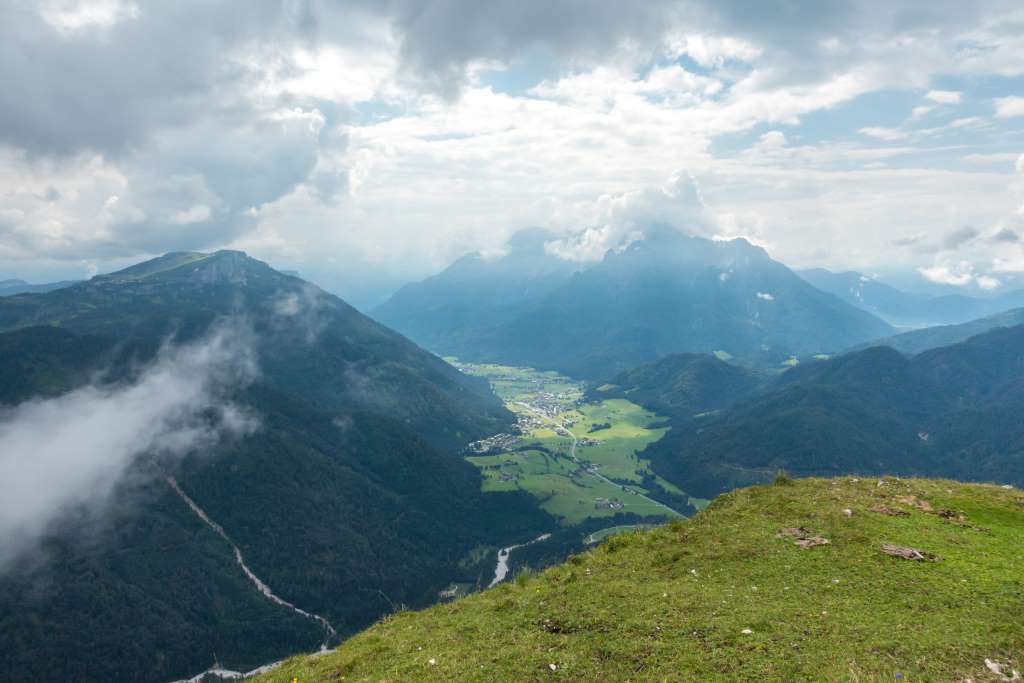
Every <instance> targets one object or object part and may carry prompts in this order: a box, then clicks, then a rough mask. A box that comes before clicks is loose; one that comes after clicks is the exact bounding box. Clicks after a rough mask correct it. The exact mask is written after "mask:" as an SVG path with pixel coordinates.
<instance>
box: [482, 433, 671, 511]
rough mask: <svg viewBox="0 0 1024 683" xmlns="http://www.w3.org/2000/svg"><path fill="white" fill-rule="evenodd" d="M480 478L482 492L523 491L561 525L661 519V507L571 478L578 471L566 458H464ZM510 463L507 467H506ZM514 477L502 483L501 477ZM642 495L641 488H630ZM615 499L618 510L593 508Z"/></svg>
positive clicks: (530, 453) (583, 477)
mask: <svg viewBox="0 0 1024 683" xmlns="http://www.w3.org/2000/svg"><path fill="white" fill-rule="evenodd" d="M468 460H469V461H470V462H472V463H473V464H474V465H476V466H477V467H479V468H481V471H482V473H483V475H484V484H483V490H484V491H516V490H519V489H522V490H525V491H528V492H530V493H531V494H533V495H534V496H536V497H537V498H539V499H540V500H541V507H542V508H544V509H545V510H547V511H548V512H550V513H551V514H553V515H556V516H557V517H559V518H560V519H561V521H562V524H564V525H566V526H570V525H573V524H579V523H580V522H582V521H583V520H585V519H587V518H589V517H611V516H613V515H615V514H617V513H619V512H632V513H635V514H637V515H641V516H647V515H656V516H662V515H664V514H665V510H664V508H661V507H659V506H657V505H655V504H653V503H650V502H648V501H646V500H644V499H643V498H639V497H637V496H633V495H630V494H628V493H625V492H624V491H623V490H622V489H621V487H619V486H615V485H613V484H608V483H607V482H604V481H601V480H600V479H598V478H597V477H593V476H590V475H587V474H580V475H575V476H573V472H575V471H576V470H577V469H579V468H578V467H577V466H576V465H575V464H574V463H573V462H572V461H571V460H569V459H568V458H566V457H560V458H559V457H554V456H552V455H549V454H547V453H544V452H542V451H538V450H526V451H517V452H515V453H503V454H501V455H484V456H470V457H469V458H468ZM510 463H511V464H510ZM502 474H504V475H510V476H514V477H516V479H514V480H505V481H502V479H501V475H502ZM633 488H635V489H636V490H638V491H640V492H641V493H646V490H644V489H643V488H641V487H633ZM598 498H603V499H616V500H618V501H619V502H621V503H622V508H621V509H620V510H612V509H609V508H595V504H596V499H598Z"/></svg>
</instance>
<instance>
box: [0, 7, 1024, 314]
mask: <svg viewBox="0 0 1024 683" xmlns="http://www.w3.org/2000/svg"><path fill="white" fill-rule="evenodd" d="M756 5H757V6H756V7H752V6H751V3H749V2H741V1H739V0H721V1H716V2H711V1H710V0H678V1H677V0H650V2H644V3H593V2H587V1H586V0H551V1H550V2H533V3H523V2H513V1H512V0H496V1H495V2H489V3H479V2H475V1H473V0H437V1H434V2H427V3H424V2H414V1H413V0H383V1H381V2H366V1H365V0H351V1H350V2H341V3H325V2H319V1H313V0H285V1H278V0H254V2H252V3H249V4H248V5H247V7H246V11H245V12H239V11H238V9H237V4H236V3H231V2H228V1H227V0H208V1H203V2H200V1H199V0H181V1H180V2H174V3H142V2H138V0H134V1H133V0H45V2H29V1H28V0H14V1H13V2H8V3H0V79H2V80H3V82H4V83H5V84H6V85H7V87H6V88H5V89H4V90H3V91H2V92H0V206H2V207H3V214H2V215H0V269H2V270H4V271H5V273H8V274H10V275H11V276H23V277H26V276H28V275H29V274H30V273H31V274H33V276H34V274H35V273H38V272H46V273H48V274H49V275H47V277H49V278H53V279H61V278H66V277H76V276H77V277H80V276H81V274H82V273H84V272H85V269H86V268H87V267H88V265H89V264H98V266H99V268H100V269H104V270H105V269H108V268H110V267H111V265H112V263H113V262H114V261H117V260H125V259H129V258H133V257H134V258H140V257H143V256H148V255H151V254H153V253H156V252H162V251H166V250H170V249H213V248H219V247H224V246H234V247H237V248H244V249H246V250H249V251H250V252H252V253H255V254H257V255H259V256H261V257H263V258H265V259H268V260H273V261H274V262H275V263H279V264H282V265H283V266H284V267H294V268H299V269H300V270H302V272H304V273H308V274H316V275H317V276H318V278H319V279H320V280H321V281H323V282H324V283H325V284H327V285H328V286H329V287H330V288H332V289H334V290H335V291H339V292H341V293H344V294H346V295H347V294H348V293H349V292H352V291H354V290H356V289H360V290H361V288H363V287H364V286H365V285H366V283H367V282H370V281H371V280H372V281H374V282H378V283H383V282H386V283H387V284H386V286H388V287H391V286H394V285H397V284H400V282H401V281H403V280H408V279H411V278H416V277H419V276H423V275H426V274H428V273H429V272H431V271H433V270H436V269H438V268H440V267H442V266H444V265H445V264H446V263H447V262H450V261H451V260H452V259H453V258H455V257H456V256H458V255H459V254H460V253H462V252H465V251H470V250H485V251H486V250H488V249H492V248H495V247H496V246H498V245H500V244H502V243H503V241H504V238H505V237H506V236H507V235H508V234H509V233H510V232H512V231H514V230H515V229H517V228H519V227H522V226H525V225H548V224H553V225H556V226H561V227H563V228H565V227H567V226H569V225H570V223H572V225H573V227H574V228H575V229H576V230H577V231H578V230H579V229H580V228H581V227H583V226H587V225H591V226H593V225H597V223H589V222H587V220H586V219H588V218H593V217H594V216H593V212H592V211H589V210H586V209H581V207H583V206H585V205H587V204H591V205H593V204H596V203H597V202H596V198H599V197H613V196H620V195H624V194H629V193H637V192H643V191H644V190H643V188H660V186H661V184H662V182H663V180H664V178H665V177H667V176H668V175H669V174H671V173H672V172H673V171H674V170H675V169H678V168H681V167H682V168H686V169H689V170H690V171H692V172H693V173H695V174H697V175H698V176H699V177H700V178H701V182H702V190H703V191H704V192H705V193H706V196H707V198H708V201H709V203H710V204H711V205H713V206H715V207H716V211H717V213H718V215H719V216H720V217H721V219H720V221H719V222H720V226H719V227H720V228H722V226H726V224H728V225H727V226H726V227H728V228H729V230H730V231H734V232H739V233H742V234H749V233H751V232H754V231H755V230H756V231H763V234H764V236H767V237H770V238H771V241H772V242H773V243H775V244H777V245H778V252H774V253H775V255H777V256H778V257H779V258H784V259H797V260H799V261H802V262H803V263H804V264H806V262H807V260H809V259H812V258H814V259H822V258H831V259H833V261H839V260H845V259H849V260H850V262H849V263H847V264H845V265H848V266H850V267H853V266H858V267H859V266H862V265H863V264H864V263H865V262H871V265H877V264H876V263H874V262H875V261H877V260H878V259H892V260H893V261H899V265H901V266H904V267H906V266H912V265H921V264H919V263H917V262H914V263H913V264H910V263H904V262H903V261H902V259H904V258H908V259H909V258H912V257H913V254H916V253H917V252H910V251H909V250H908V251H904V252H902V253H899V254H897V255H895V256H893V255H892V254H891V252H890V250H888V249H887V248H886V247H887V246H888V245H889V243H890V241H891V239H892V238H893V237H894V235H893V230H894V228H893V226H894V225H898V226H900V228H899V229H900V230H901V231H902V230H905V231H906V232H907V233H908V234H911V233H918V232H921V231H922V230H935V229H936V228H935V226H941V228H940V230H947V229H949V228H950V227H952V226H956V225H962V224H965V223H969V224H973V225H979V226H988V225H992V224H993V220H994V219H993V215H995V214H999V213H1005V210H1006V207H1004V206H1002V204H1003V203H1004V202H1005V200H1006V195H1007V194H1008V193H1007V192H1006V182H1005V178H1002V177H999V176H1000V174H999V173H997V172H996V169H995V168H994V167H993V168H991V169H987V168H978V167H974V168H972V169H971V172H970V173H968V172H965V171H964V170H963V169H962V168H959V166H960V164H959V162H957V161H954V160H951V156H952V155H951V153H950V151H949V149H950V148H952V147H953V146H954V145H957V144H959V145H962V146H963V147H964V149H962V150H960V151H957V152H956V154H958V155H964V154H968V153H970V152H974V151H977V152H989V151H991V150H998V149H1003V147H1001V146H1000V145H1003V144H1004V143H1005V135H1006V134H1007V133H1008V131H1007V130H1006V128H1007V124H1006V120H1005V119H995V118H990V120H989V121H987V127H986V128H970V129H968V128H961V129H957V130H959V131H960V132H959V133H958V132H957V130H954V129H949V128H947V127H941V126H940V127H937V128H935V129H933V130H931V131H929V132H925V131H921V130H913V131H911V130H910V129H909V126H908V127H907V130H908V134H906V135H904V134H903V133H901V132H900V131H901V128H900V127H899V126H895V127H891V128H880V127H870V126H869V129H872V130H873V129H874V128H877V130H878V131H884V132H883V133H882V135H883V137H878V136H877V135H876V136H875V137H873V138H872V137H871V136H870V134H868V133H865V135H867V136H868V137H867V138H860V137H859V136H858V135H856V133H855V132H856V131H857V130H858V128H861V127H864V126H868V125H869V124H871V123H873V122H874V121H875V120H874V119H865V118H864V114H863V111H862V110H861V109H859V108H860V107H861V105H862V104H863V103H864V101H863V100H862V99H861V98H862V97H863V96H864V95H867V94H870V93H876V94H877V93H896V94H900V93H902V94H909V95H912V96H913V97H918V94H920V93H928V92H929V89H930V88H932V87H933V85H937V84H942V87H944V88H949V90H948V91H936V92H951V93H952V92H956V93H960V92H962V95H961V101H968V100H975V99H980V90H978V91H976V90H975V88H976V87H977V86H975V83H978V82H982V81H983V82H985V83H991V88H989V86H986V90H985V93H984V97H986V98H987V97H992V96H998V95H1000V94H1010V95H1012V94H1013V93H1012V92H1010V93H1004V92H1001V91H1000V90H999V88H1006V89H1008V88H1010V87H1011V86H1008V85H1006V83H1012V81H1007V82H1004V81H1003V80H1000V78H999V77H1002V78H1014V77H1016V76H1019V75H1020V74H1021V73H1022V72H1024V62H1022V61H1021V60H1020V58H1019V55H1020V54H1021V53H1022V52H1024V38H1022V36H1024V33H1022V32H1021V31H1020V24H1021V19H1020V14H1019V7H1018V5H1019V3H1016V2H1013V1H1012V0H994V1H993V2H988V3H963V2H955V1H954V0H936V2H934V3H931V4H930V5H929V7H928V8H927V9H926V10H922V9H921V7H920V3H914V2H910V1H909V0H906V1H905V0H894V2H891V3H886V4H885V6H879V5H878V3H876V2H871V1H870V0H852V1H851V2H848V3H807V2H791V1H789V0H766V2H762V3H756ZM168 65H173V68H170V67H169V66H168ZM993 91H994V92H993ZM940 99H941V96H940ZM945 99H947V100H948V99H949V97H948V96H946V98H945ZM892 101H893V103H894V104H893V105H892V106H893V107H897V108H898V107H901V106H903V105H900V104H898V102H899V101H901V100H898V98H892ZM878 104H879V105H880V106H881V110H873V114H872V115H874V113H878V114H879V115H880V116H879V118H878V119H877V121H880V122H882V123H886V122H890V121H895V120H896V117H897V116H898V114H899V112H898V111H895V110H893V111H888V107H889V98H887V97H884V96H883V97H881V98H880V99H879V101H878ZM922 107H933V109H932V111H931V113H930V114H928V112H927V111H925V110H924V109H923V108H922ZM945 111H946V109H945V108H944V107H942V106H940V105H939V104H938V103H935V102H933V99H927V95H926V96H925V98H924V99H922V100H921V107H917V108H916V109H915V111H914V112H912V113H911V115H910V116H911V119H910V120H917V118H920V117H924V116H925V114H928V117H927V118H928V120H931V119H935V120H936V121H939V120H940V118H941V117H942V116H944V115H945V114H944V112H945ZM815 114H817V115H818V116H814V117H813V118H809V117H811V116H813V115H815ZM832 114H835V115H834V116H833V115H832ZM851 115H852V116H851ZM805 124H806V125H805ZM887 125H893V124H887ZM765 131H770V132H771V133H769V134H766V133H765ZM968 131H969V133H968ZM876 132H877V131H876ZM851 133H854V134H853V135H851ZM774 134H777V135H774ZM762 135H765V137H762V138H761V139H760V140H759V144H758V143H755V145H754V148H752V146H751V144H750V140H751V139H757V138H758V136H762ZM901 135H903V137H898V136H901ZM1000 135H1002V136H1003V137H1002V138H1000V137H999V136H1000ZM886 138H887V139H888V141H889V142H892V141H895V140H903V141H904V142H903V143H901V144H900V145H899V146H896V145H890V144H885V145H882V144H877V143H876V142H875V140H878V139H883V140H885V139H886ZM939 140H941V141H942V144H943V147H942V149H939V148H936V147H932V146H930V145H929V144H926V143H928V142H931V141H939ZM748 152H749V153H748ZM754 152H756V153H757V154H756V155H755V154H754ZM51 190H52V192H51ZM203 207H206V208H205V209H204V208H203ZM947 217H949V218H948V221H947ZM574 218H575V219H579V220H577V221H576V222H573V219H574ZM590 234H591V236H596V233H594V232H591V233H590ZM808 235H811V236H812V237H813V239H808ZM830 255H831V256H830ZM926 265H927V264H926ZM377 286H379V287H384V286H385V285H384V284H379V285H377ZM378 294H379V292H378V293H377V294H375V296H376V295H378Z"/></svg>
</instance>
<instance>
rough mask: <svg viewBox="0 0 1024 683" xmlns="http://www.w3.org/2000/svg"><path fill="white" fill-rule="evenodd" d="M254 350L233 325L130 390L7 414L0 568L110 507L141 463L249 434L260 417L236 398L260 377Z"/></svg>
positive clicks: (159, 362)
mask: <svg viewBox="0 0 1024 683" xmlns="http://www.w3.org/2000/svg"><path fill="white" fill-rule="evenodd" d="M252 348H253V347H252V342H251V340H250V337H249V332H248V330H247V328H246V327H245V326H244V325H243V324H241V323H239V322H237V321H233V322H225V323H223V324H220V325H217V326H215V327H214V328H213V329H212V330H211V332H210V333H209V334H208V335H207V336H205V337H204V338H201V339H199V340H198V341H195V342H192V343H189V344H185V345H178V346H175V345H167V346H165V347H164V348H163V349H162V350H161V351H160V353H159V355H158V356H157V358H156V359H155V360H154V361H153V362H152V363H151V364H150V365H149V366H147V367H145V368H144V369H142V371H141V372H140V373H139V374H138V377H137V379H135V380H134V381H131V382H130V383H127V384H124V385H116V386H105V385H99V384H91V385H88V386H85V387H81V388H79V389H75V390H73V391H71V392H69V393H66V394H64V395H62V396H58V397H56V398H49V399H40V400H33V401H29V402H26V403H23V404H21V405H18V406H16V407H15V408H13V409H11V410H9V411H8V412H6V413H4V414H3V415H2V416H0V567H3V566H4V565H5V564H7V563H9V562H10V561H12V560H14V559H15V558H17V557H18V556H20V555H22V554H23V553H26V552H29V551H31V550H32V549H33V548H34V547H35V544H36V543H37V542H38V540H39V539H40V537H41V536H42V535H43V534H45V533H46V531H47V528H48V527H49V526H50V525H51V524H52V523H53V522H55V521H56V520H58V519H59V518H60V517H61V516H62V515H64V514H66V513H68V512H69V511H71V510H72V509H76V508H80V507H85V508H87V509H89V510H96V509H102V508H103V506H104V504H105V503H106V502H108V500H109V497H110V496H111V494H112V492H113V491H114V489H115V487H116V486H117V484H118V483H120V482H121V481H122V480H123V479H124V477H125V476H126V474H127V472H128V470H129V468H130V467H131V466H132V465H133V464H134V463H136V462H137V461H139V460H140V459H141V458H145V457H155V458H159V459H162V460H164V462H165V463H166V459H168V458H171V459H176V458H180V457H182V456H184V455H185V454H186V453H188V452H190V451H192V450H193V449H195V448H197V447H200V446H204V445H210V444H212V443H215V442H216V441H217V440H218V439H220V438H222V437H226V436H238V435H241V434H244V433H246V432H248V431H251V430H252V429H253V428H254V425H255V423H254V421H253V417H252V416H250V415H249V414H247V413H246V412H245V410H244V409H242V408H240V407H239V406H237V405H235V404H233V403H232V402H231V401H230V394H231V392H232V391H233V390H234V389H237V388H238V387H240V386H242V385H244V384H246V383H247V382H249V381H251V380H252V379H253V377H254V376H255V373H256V365H255V360H254V355H253V351H252ZM29 454H31V455H29Z"/></svg>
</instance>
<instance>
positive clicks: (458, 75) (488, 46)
mask: <svg viewBox="0 0 1024 683" xmlns="http://www.w3.org/2000/svg"><path fill="white" fill-rule="evenodd" d="M675 5H676V3H667V2H658V1H656V0H655V1H651V2H641V3H620V2H590V1H589V0H553V1H546V2H539V1H531V0H526V2H522V1H509V0H499V1H498V2H486V3H482V2H471V1H467V0H437V1H435V2H425V3H424V2H415V1H410V2H393V3H390V7H391V9H392V11H393V12H394V23H395V25H396V26H397V28H398V32H399V35H400V36H401V38H402V47H401V54H402V58H403V61H404V63H405V65H406V66H407V68H409V69H410V70H411V72H412V73H413V74H415V75H416V76H418V77H420V78H421V79H423V81H424V83H426V84H427V85H428V86H429V87H433V88H435V89H438V90H440V91H441V92H442V93H443V94H446V95H449V96H451V95H454V94H456V93H457V92H458V89H459V88H460V87H461V86H462V85H463V83H464V81H465V76H466V74H465V68H466V65H467V64H468V63H469V62H471V61H473V60H478V59H495V60H501V61H508V60H511V59H513V58H515V57H517V56H520V55H524V54H529V53H530V52H531V51H533V50H538V51H540V52H541V53H542V54H544V55H547V56H548V57H550V58H557V59H568V60H570V61H572V60H577V59H587V58H594V57H598V56H601V57H607V56H608V54H609V53H610V52H614V50H615V49H616V48H617V47H618V46H619V45H620V44H621V43H623V41H627V40H628V41H633V42H635V43H637V44H638V45H644V44H645V43H646V44H647V45H648V46H650V45H651V44H652V43H656V42H657V40H659V39H660V37H661V36H662V34H663V33H664V32H665V31H666V29H667V28H668V26H669V22H668V18H669V17H670V16H671V15H672V13H674V12H675V11H676V8H675Z"/></svg>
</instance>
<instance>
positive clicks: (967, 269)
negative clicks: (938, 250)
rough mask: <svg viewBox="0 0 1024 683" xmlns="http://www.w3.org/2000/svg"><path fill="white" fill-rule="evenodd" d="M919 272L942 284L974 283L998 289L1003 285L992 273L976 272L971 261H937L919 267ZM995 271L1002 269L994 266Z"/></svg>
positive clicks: (955, 285)
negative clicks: (934, 263) (929, 265)
mask: <svg viewBox="0 0 1024 683" xmlns="http://www.w3.org/2000/svg"><path fill="white" fill-rule="evenodd" d="M917 272H918V273H920V274H921V275H922V276H923V277H924V278H925V279H926V280H929V281H931V282H934V283H936V284H940V285H952V286H954V287H966V286H968V285H971V284H974V285H976V286H977V287H979V288H980V289H984V290H993V289H997V288H999V287H1001V286H1002V285H1003V283H1002V281H1001V280H999V279H998V278H996V277H994V276H992V275H989V274H985V273H978V272H976V271H975V268H974V266H973V265H972V264H971V263H970V262H969V261H960V262H959V263H955V264H950V263H937V264H936V265H934V266H931V267H928V268H918V269H917ZM993 272H1000V271H999V270H998V269H995V268H993Z"/></svg>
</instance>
